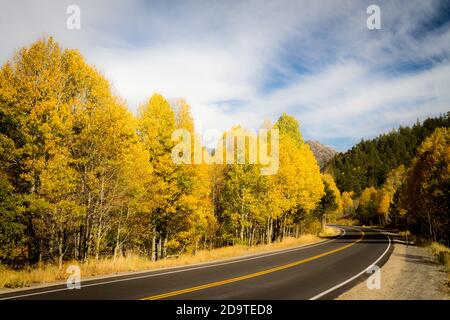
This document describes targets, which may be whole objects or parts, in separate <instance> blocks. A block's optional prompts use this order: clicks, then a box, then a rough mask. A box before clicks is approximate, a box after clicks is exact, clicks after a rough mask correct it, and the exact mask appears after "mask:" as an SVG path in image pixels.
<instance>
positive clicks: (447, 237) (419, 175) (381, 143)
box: [326, 112, 450, 246]
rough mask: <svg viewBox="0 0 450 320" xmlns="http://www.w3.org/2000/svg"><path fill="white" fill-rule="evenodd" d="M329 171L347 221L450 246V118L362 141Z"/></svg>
mask: <svg viewBox="0 0 450 320" xmlns="http://www.w3.org/2000/svg"><path fill="white" fill-rule="evenodd" d="M326 171H327V172H329V173H330V174H331V175H333V176H334V178H335V180H336V184H337V186H338V187H339V188H340V190H342V191H343V193H342V199H343V210H342V212H343V214H344V215H345V216H346V217H353V218H357V219H358V221H359V223H361V224H369V225H381V226H388V227H393V228H398V229H400V230H407V231H410V232H412V233H413V234H415V235H418V236H421V237H423V238H426V239H429V240H432V241H439V242H441V243H444V244H446V245H447V246H448V245H450V112H449V113H447V114H446V115H441V116H439V117H436V118H429V119H426V120H425V121H424V122H423V123H420V122H417V123H416V124H415V125H414V126H412V127H400V128H399V129H398V130H394V131H392V132H390V133H388V134H384V135H380V136H379V137H377V138H375V139H372V140H367V141H362V142H360V143H359V144H357V145H356V146H354V147H353V148H352V149H351V150H349V151H347V152H345V153H341V154H338V155H336V156H335V157H334V158H333V159H332V160H331V161H330V162H329V163H328V165H327V168H326Z"/></svg>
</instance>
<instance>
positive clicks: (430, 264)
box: [337, 243, 450, 300]
mask: <svg viewBox="0 0 450 320" xmlns="http://www.w3.org/2000/svg"><path fill="white" fill-rule="evenodd" d="M446 281H447V274H446V272H445V270H444V267H443V266H442V265H440V264H438V263H437V261H436V259H435V258H434V257H433V256H432V255H431V254H430V253H428V252H427V251H426V250H425V249H424V248H420V247H416V246H406V245H404V244H400V243H396V244H394V251H393V252H392V254H391V256H390V258H389V260H388V261H387V262H386V263H385V264H384V265H383V267H382V268H381V288H380V289H372V290H369V289H368V287H367V285H366V281H363V282H361V283H359V284H357V285H356V286H354V287H353V288H352V289H350V290H348V291H346V292H345V293H343V294H341V295H340V296H338V297H337V300H449V299H450V295H449V293H448V291H447V290H446V288H445V282H446Z"/></svg>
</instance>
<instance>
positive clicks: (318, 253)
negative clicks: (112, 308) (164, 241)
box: [0, 226, 392, 300]
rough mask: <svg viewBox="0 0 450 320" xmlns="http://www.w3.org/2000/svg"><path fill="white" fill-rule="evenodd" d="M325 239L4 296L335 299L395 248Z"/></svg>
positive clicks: (381, 238) (355, 239)
mask: <svg viewBox="0 0 450 320" xmlns="http://www.w3.org/2000/svg"><path fill="white" fill-rule="evenodd" d="M339 228H340V229H341V234H340V235H339V236H337V237H334V238H331V239H328V240H327V241H325V242H321V243H317V244H312V245H308V246H303V247H297V248H291V249H286V250H280V251H275V252H270V253H261V254H257V255H252V256H246V257H240V258H235V259H232V260H223V261H218V262H212V263H205V264H197V265H191V266H184V267H177V268H170V269H164V270H161V269H160V270H155V271H148V272H140V273H134V274H128V275H123V276H114V277H107V278H102V279H97V280H90V281H88V280H86V281H83V282H82V283H81V288H80V289H67V287H66V285H65V284H63V285H54V286H47V287H43V288H35V289H28V290H21V291H14V292H10V293H6V294H2V295H0V299H41V300H47V299H51V300H53V299H148V300H154V299H183V300H184V299H220V300H222V299H224V300H226V299H245V300H247V299H252V300H258V299H261V300H265V299H275V300H277V299H332V298H333V297H335V296H336V295H338V294H339V293H341V292H343V291H345V290H346V289H348V288H350V287H352V286H353V285H354V284H356V283H357V282H359V281H363V280H364V279H365V278H367V277H369V276H370V273H368V272H367V268H368V267H370V266H372V265H377V266H379V267H381V265H382V264H383V263H384V262H385V261H386V260H387V259H388V256H389V255H390V252H391V248H392V246H391V240H390V238H389V237H388V236H387V235H385V234H384V233H382V232H379V231H376V230H373V229H367V228H364V229H363V228H359V227H347V226H339Z"/></svg>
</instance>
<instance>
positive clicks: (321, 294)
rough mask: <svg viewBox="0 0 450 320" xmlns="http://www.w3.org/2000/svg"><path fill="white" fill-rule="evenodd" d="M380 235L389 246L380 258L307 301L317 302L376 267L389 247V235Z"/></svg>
mask: <svg viewBox="0 0 450 320" xmlns="http://www.w3.org/2000/svg"><path fill="white" fill-rule="evenodd" d="M381 233H382V234H384V235H385V236H386V237H387V238H388V240H389V244H388V246H387V248H386V250H384V252H383V253H382V254H381V256H380V257H379V258H378V259H377V260H376V261H375V262H373V263H372V264H370V265H369V266H367V267H366V268H365V269H364V270H363V271H361V272H360V273H358V274H357V275H354V276H353V277H351V278H349V279H347V280H345V281H344V282H341V283H339V284H337V285H335V286H334V287H332V288H330V289H328V290H325V291H323V292H321V293H319V294H318V295H315V296H314V297H312V298H309V300H317V299H319V298H321V297H323V296H324V295H327V294H328V293H330V292H332V291H334V290H336V289H338V288H340V287H342V286H343V285H346V284H347V283H349V282H351V281H353V280H355V279H356V278H358V277H360V276H361V275H363V274H364V273H366V272H367V270H368V269H369V268H370V267H371V266H373V265H376V264H377V263H378V262H379V261H380V260H381V259H383V257H384V256H385V255H386V253H388V251H389V248H390V247H391V237H389V235H387V234H386V233H384V232H381Z"/></svg>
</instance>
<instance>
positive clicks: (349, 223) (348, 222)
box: [336, 219, 359, 226]
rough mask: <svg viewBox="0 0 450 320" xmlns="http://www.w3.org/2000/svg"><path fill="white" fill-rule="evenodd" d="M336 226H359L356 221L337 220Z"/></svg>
mask: <svg viewBox="0 0 450 320" xmlns="http://www.w3.org/2000/svg"><path fill="white" fill-rule="evenodd" d="M336 224H340V225H342V226H359V221H358V220H357V219H339V220H337V221H336Z"/></svg>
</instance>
